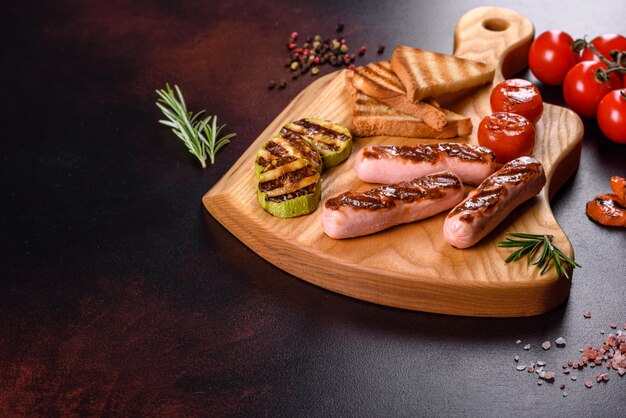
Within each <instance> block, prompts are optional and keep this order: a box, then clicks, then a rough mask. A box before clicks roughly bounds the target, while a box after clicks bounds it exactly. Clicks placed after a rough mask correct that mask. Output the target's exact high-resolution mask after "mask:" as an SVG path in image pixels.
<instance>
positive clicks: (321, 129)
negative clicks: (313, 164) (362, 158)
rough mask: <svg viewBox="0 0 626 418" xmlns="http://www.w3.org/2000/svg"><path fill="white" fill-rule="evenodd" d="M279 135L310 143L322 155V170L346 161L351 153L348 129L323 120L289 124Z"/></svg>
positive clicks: (310, 119) (350, 138)
mask: <svg viewBox="0 0 626 418" xmlns="http://www.w3.org/2000/svg"><path fill="white" fill-rule="evenodd" d="M280 133H281V134H282V135H290V134H292V135H293V134H297V135H301V136H303V137H304V138H306V139H307V140H309V141H311V143H313V145H315V147H316V148H317V149H318V151H319V152H320V154H321V155H322V165H323V166H324V168H330V167H334V166H336V165H338V164H339V163H341V162H343V161H345V160H347V159H348V157H349V156H350V152H351V151H352V135H351V134H350V131H349V130H348V128H346V127H345V126H342V125H339V124H338V123H334V122H330V121H327V120H324V119H317V118H304V119H300V120H297V121H295V122H290V123H288V124H287V125H285V126H284V127H283V128H282V129H281V131H280Z"/></svg>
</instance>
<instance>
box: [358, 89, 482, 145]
mask: <svg viewBox="0 0 626 418" xmlns="http://www.w3.org/2000/svg"><path fill="white" fill-rule="evenodd" d="M354 99H355V100H354V108H353V114H352V133H353V134H354V135H356V136H379V135H386V136H404V137H410V138H434V139H443V138H455V137H460V136H467V135H469V134H470V133H471V132H472V121H471V119H470V118H468V117H465V116H462V115H459V114H457V113H454V112H451V111H449V110H446V109H441V110H442V112H443V113H444V114H445V116H446V120H447V124H446V126H445V127H444V128H443V129H441V130H436V129H433V128H432V127H430V126H428V125H427V124H426V123H425V122H424V120H423V119H421V118H416V117H414V116H410V115H406V114H404V113H402V112H399V111H397V110H395V109H393V108H391V107H389V106H387V105H386V104H385V103H383V102H381V101H379V100H376V99H374V98H372V97H369V96H367V95H364V94H362V93H359V94H356V95H355V97H354Z"/></svg>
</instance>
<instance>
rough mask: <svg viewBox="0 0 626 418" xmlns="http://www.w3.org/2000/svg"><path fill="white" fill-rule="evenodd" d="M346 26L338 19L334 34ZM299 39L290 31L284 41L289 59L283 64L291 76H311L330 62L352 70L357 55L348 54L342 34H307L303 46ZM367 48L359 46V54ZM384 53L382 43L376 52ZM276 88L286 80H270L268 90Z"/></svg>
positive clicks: (283, 84) (296, 33) (295, 78)
mask: <svg viewBox="0 0 626 418" xmlns="http://www.w3.org/2000/svg"><path fill="white" fill-rule="evenodd" d="M344 28H345V25H344V23H342V22H340V23H339V24H338V25H337V29H336V31H337V33H341V32H343V30H344ZM298 38H300V35H299V34H298V32H292V33H291V36H290V37H289V39H288V40H287V50H288V51H289V59H288V60H287V61H286V62H285V67H286V68H289V70H290V71H291V73H292V75H291V79H292V80H297V79H298V77H299V76H301V75H304V74H307V73H309V72H310V74H311V75H312V76H316V75H318V74H319V72H320V68H319V67H320V66H322V65H325V64H327V65H332V66H333V67H345V66H347V67H348V69H354V61H355V60H356V58H357V54H355V53H350V47H349V46H348V44H347V42H346V39H345V38H344V37H335V38H332V39H331V38H323V37H322V36H321V35H314V36H309V37H307V38H306V39H304V42H303V43H302V45H298ZM366 51H367V48H366V47H365V46H361V47H360V48H359V49H358V56H360V57H362V56H364V55H365V52H366ZM384 52H385V46H384V45H380V46H379V47H378V50H377V53H378V54H379V55H380V54H382V53H384ZM277 87H278V89H279V90H282V89H284V88H285V87H287V82H286V81H285V80H280V81H279V82H278V83H277V82H276V81H274V80H271V81H270V82H269V84H268V89H270V90H274V89H275V88H277Z"/></svg>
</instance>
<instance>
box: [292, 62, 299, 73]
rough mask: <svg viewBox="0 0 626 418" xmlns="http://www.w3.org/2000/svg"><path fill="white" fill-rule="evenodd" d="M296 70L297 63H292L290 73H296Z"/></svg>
mask: <svg viewBox="0 0 626 418" xmlns="http://www.w3.org/2000/svg"><path fill="white" fill-rule="evenodd" d="M297 69H298V61H294V62H292V63H291V71H296V70H297Z"/></svg>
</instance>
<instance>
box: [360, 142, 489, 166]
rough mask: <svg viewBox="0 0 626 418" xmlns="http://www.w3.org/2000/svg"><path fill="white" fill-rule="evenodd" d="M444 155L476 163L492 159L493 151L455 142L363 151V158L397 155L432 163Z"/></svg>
mask: <svg viewBox="0 0 626 418" xmlns="http://www.w3.org/2000/svg"><path fill="white" fill-rule="evenodd" d="M444 156H449V157H453V158H459V159H461V160H465V161H474V162H477V163H486V162H488V161H493V152H491V151H490V150H489V149H487V148H484V147H479V146H475V145H465V144H456V143H445V144H436V145H422V144H420V145H415V146H409V145H405V146H395V145H375V146H373V147H370V148H367V149H366V150H364V152H363V157H364V158H372V159H382V158H395V157H398V158H401V159H404V160H408V161H413V162H430V163H433V164H434V163H436V162H437V161H439V160H441V159H442V158H443V157H444ZM487 157H490V158H487Z"/></svg>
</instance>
